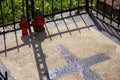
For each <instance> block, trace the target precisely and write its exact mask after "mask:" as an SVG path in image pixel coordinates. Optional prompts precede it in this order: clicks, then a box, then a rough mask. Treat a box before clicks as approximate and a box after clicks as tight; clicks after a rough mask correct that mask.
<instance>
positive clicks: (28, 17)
mask: <svg viewBox="0 0 120 80" xmlns="http://www.w3.org/2000/svg"><path fill="white" fill-rule="evenodd" d="M26 14H27V21H28V22H30V15H29V2H28V0H26ZM29 33H30V34H31V33H32V31H31V28H30V26H29Z"/></svg>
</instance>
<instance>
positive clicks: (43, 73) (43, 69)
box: [31, 38, 50, 80]
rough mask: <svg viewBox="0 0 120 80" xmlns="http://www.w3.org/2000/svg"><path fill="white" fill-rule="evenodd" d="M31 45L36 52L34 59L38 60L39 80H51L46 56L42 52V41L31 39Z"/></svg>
mask: <svg viewBox="0 0 120 80" xmlns="http://www.w3.org/2000/svg"><path fill="white" fill-rule="evenodd" d="M31 44H32V47H33V51H34V57H35V60H36V65H37V70H38V74H39V80H50V78H49V74H48V68H47V64H46V60H45V58H46V57H45V54H44V53H43V50H42V46H41V44H42V41H41V40H39V39H38V38H36V39H31Z"/></svg>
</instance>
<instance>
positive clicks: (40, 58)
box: [0, 15, 95, 80]
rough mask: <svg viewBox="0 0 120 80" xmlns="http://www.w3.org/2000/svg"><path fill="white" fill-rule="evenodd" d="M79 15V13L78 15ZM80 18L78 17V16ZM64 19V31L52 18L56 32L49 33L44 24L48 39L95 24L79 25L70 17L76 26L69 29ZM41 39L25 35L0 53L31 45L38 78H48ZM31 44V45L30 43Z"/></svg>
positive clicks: (41, 79)
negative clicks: (20, 41) (17, 42)
mask: <svg viewBox="0 0 120 80" xmlns="http://www.w3.org/2000/svg"><path fill="white" fill-rule="evenodd" d="M78 16H79V15H78ZM72 17H74V16H72ZM79 18H80V17H79ZM65 19H67V18H64V19H62V20H63V23H64V24H65V26H64V27H66V29H67V30H66V31H60V29H59V27H58V26H57V24H56V21H55V20H54V21H53V23H54V24H55V27H56V28H57V33H54V34H51V33H50V32H49V29H48V26H47V25H46V24H45V28H46V32H47V33H48V36H47V37H46V38H50V40H52V37H54V36H60V38H62V34H64V33H69V35H71V33H72V32H74V31H79V32H80V30H82V29H88V28H90V27H93V26H95V25H85V26H82V27H79V25H77V24H76V23H77V22H76V21H75V19H74V18H71V19H72V21H73V23H72V24H74V25H75V26H76V28H74V29H69V28H70V27H69V25H68V24H67V23H66V21H65ZM42 41H43V40H42V39H39V38H35V37H34V38H30V39H29V38H28V37H25V38H24V39H23V42H24V43H23V44H19V45H18V46H14V47H10V48H7V47H6V48H5V50H1V51H0V54H2V53H5V52H6V53H7V52H9V51H12V50H15V49H17V48H20V47H23V46H26V45H28V46H29V47H30V48H31V47H32V48H33V52H34V57H35V61H36V65H37V71H38V74H39V79H40V80H50V78H49V73H48V68H47V64H46V60H45V58H46V56H45V54H44V53H43V50H42V46H41V44H42ZM30 44H31V45H30Z"/></svg>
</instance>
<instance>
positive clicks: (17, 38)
mask: <svg viewBox="0 0 120 80" xmlns="http://www.w3.org/2000/svg"><path fill="white" fill-rule="evenodd" d="M11 2H12V14H13V17H12V18H13V26H14V30H15V31H14V32H15V38H16V44H17V50H18V52H19V47H18V38H17V33H16V28H15V14H14V12H15V11H14V2H13V0H11Z"/></svg>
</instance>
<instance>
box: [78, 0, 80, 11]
mask: <svg viewBox="0 0 120 80" xmlns="http://www.w3.org/2000/svg"><path fill="white" fill-rule="evenodd" d="M79 2H80V0H78V13H79V12H80V9H79V6H80V4H79Z"/></svg>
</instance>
